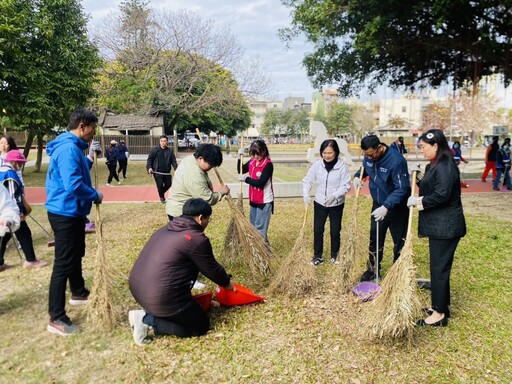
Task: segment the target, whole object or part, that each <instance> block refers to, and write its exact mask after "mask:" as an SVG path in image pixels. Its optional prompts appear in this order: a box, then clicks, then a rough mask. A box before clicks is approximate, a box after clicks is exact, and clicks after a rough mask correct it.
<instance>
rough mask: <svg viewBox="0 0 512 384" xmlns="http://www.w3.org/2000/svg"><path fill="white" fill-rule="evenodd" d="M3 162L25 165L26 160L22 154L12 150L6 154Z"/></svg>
mask: <svg viewBox="0 0 512 384" xmlns="http://www.w3.org/2000/svg"><path fill="white" fill-rule="evenodd" d="M4 161H8V162H9V163H25V162H26V161H27V159H25V156H23V153H21V152H20V151H18V150H17V149H13V150H11V151H9V152H7V156H5V159H4Z"/></svg>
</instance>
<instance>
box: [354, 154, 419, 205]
mask: <svg viewBox="0 0 512 384" xmlns="http://www.w3.org/2000/svg"><path fill="white" fill-rule="evenodd" d="M382 145H384V146H386V148H387V150H386V152H384V154H383V155H382V157H381V158H380V159H378V160H376V161H374V160H370V159H368V158H367V157H364V159H363V166H364V171H365V175H364V176H370V194H371V195H372V199H373V201H374V202H376V203H378V204H380V205H383V206H385V207H386V208H387V209H393V208H396V207H398V206H400V205H403V206H405V205H406V204H407V198H408V197H409V196H410V195H411V182H410V181H409V171H408V169H407V161H406V160H405V158H404V157H403V156H402V154H400V152H398V151H395V150H391V149H390V148H389V147H388V146H387V145H385V144H382ZM359 173H360V171H358V172H357V173H356V174H355V177H360V175H359Z"/></svg>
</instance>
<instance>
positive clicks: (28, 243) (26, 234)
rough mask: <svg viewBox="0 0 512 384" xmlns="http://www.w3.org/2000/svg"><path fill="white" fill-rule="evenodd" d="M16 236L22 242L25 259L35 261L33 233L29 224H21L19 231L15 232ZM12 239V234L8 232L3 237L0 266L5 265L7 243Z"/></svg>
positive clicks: (0, 249)
mask: <svg viewBox="0 0 512 384" xmlns="http://www.w3.org/2000/svg"><path fill="white" fill-rule="evenodd" d="M14 234H15V235H16V238H17V239H18V241H19V242H20V245H21V249H22V250H23V253H24V254H25V259H26V260H27V261H35V260H36V254H35V252H34V245H33V244H32V232H31V231H30V228H29V227H28V224H27V223H26V221H25V220H23V221H22V222H21V223H20V227H19V229H18V230H17V231H16V232H14ZM11 237H12V235H11V233H10V232H6V234H5V235H4V237H2V243H1V245H0V265H3V264H4V255H5V249H6V248H7V243H8V242H9V240H10V239H11Z"/></svg>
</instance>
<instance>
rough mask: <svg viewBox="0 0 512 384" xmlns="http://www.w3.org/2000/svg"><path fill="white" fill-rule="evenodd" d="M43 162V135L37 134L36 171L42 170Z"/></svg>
mask: <svg viewBox="0 0 512 384" xmlns="http://www.w3.org/2000/svg"><path fill="white" fill-rule="evenodd" d="M42 162H43V136H41V135H37V157H36V165H35V168H36V170H35V171H34V172H37V173H39V172H41V164H42Z"/></svg>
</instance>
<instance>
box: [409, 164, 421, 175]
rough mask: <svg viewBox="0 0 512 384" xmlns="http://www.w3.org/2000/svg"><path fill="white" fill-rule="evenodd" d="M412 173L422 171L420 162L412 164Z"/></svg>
mask: <svg viewBox="0 0 512 384" xmlns="http://www.w3.org/2000/svg"><path fill="white" fill-rule="evenodd" d="M409 172H410V173H413V172H418V173H420V172H421V167H420V163H414V164H412V165H411V170H410V171H409Z"/></svg>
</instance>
